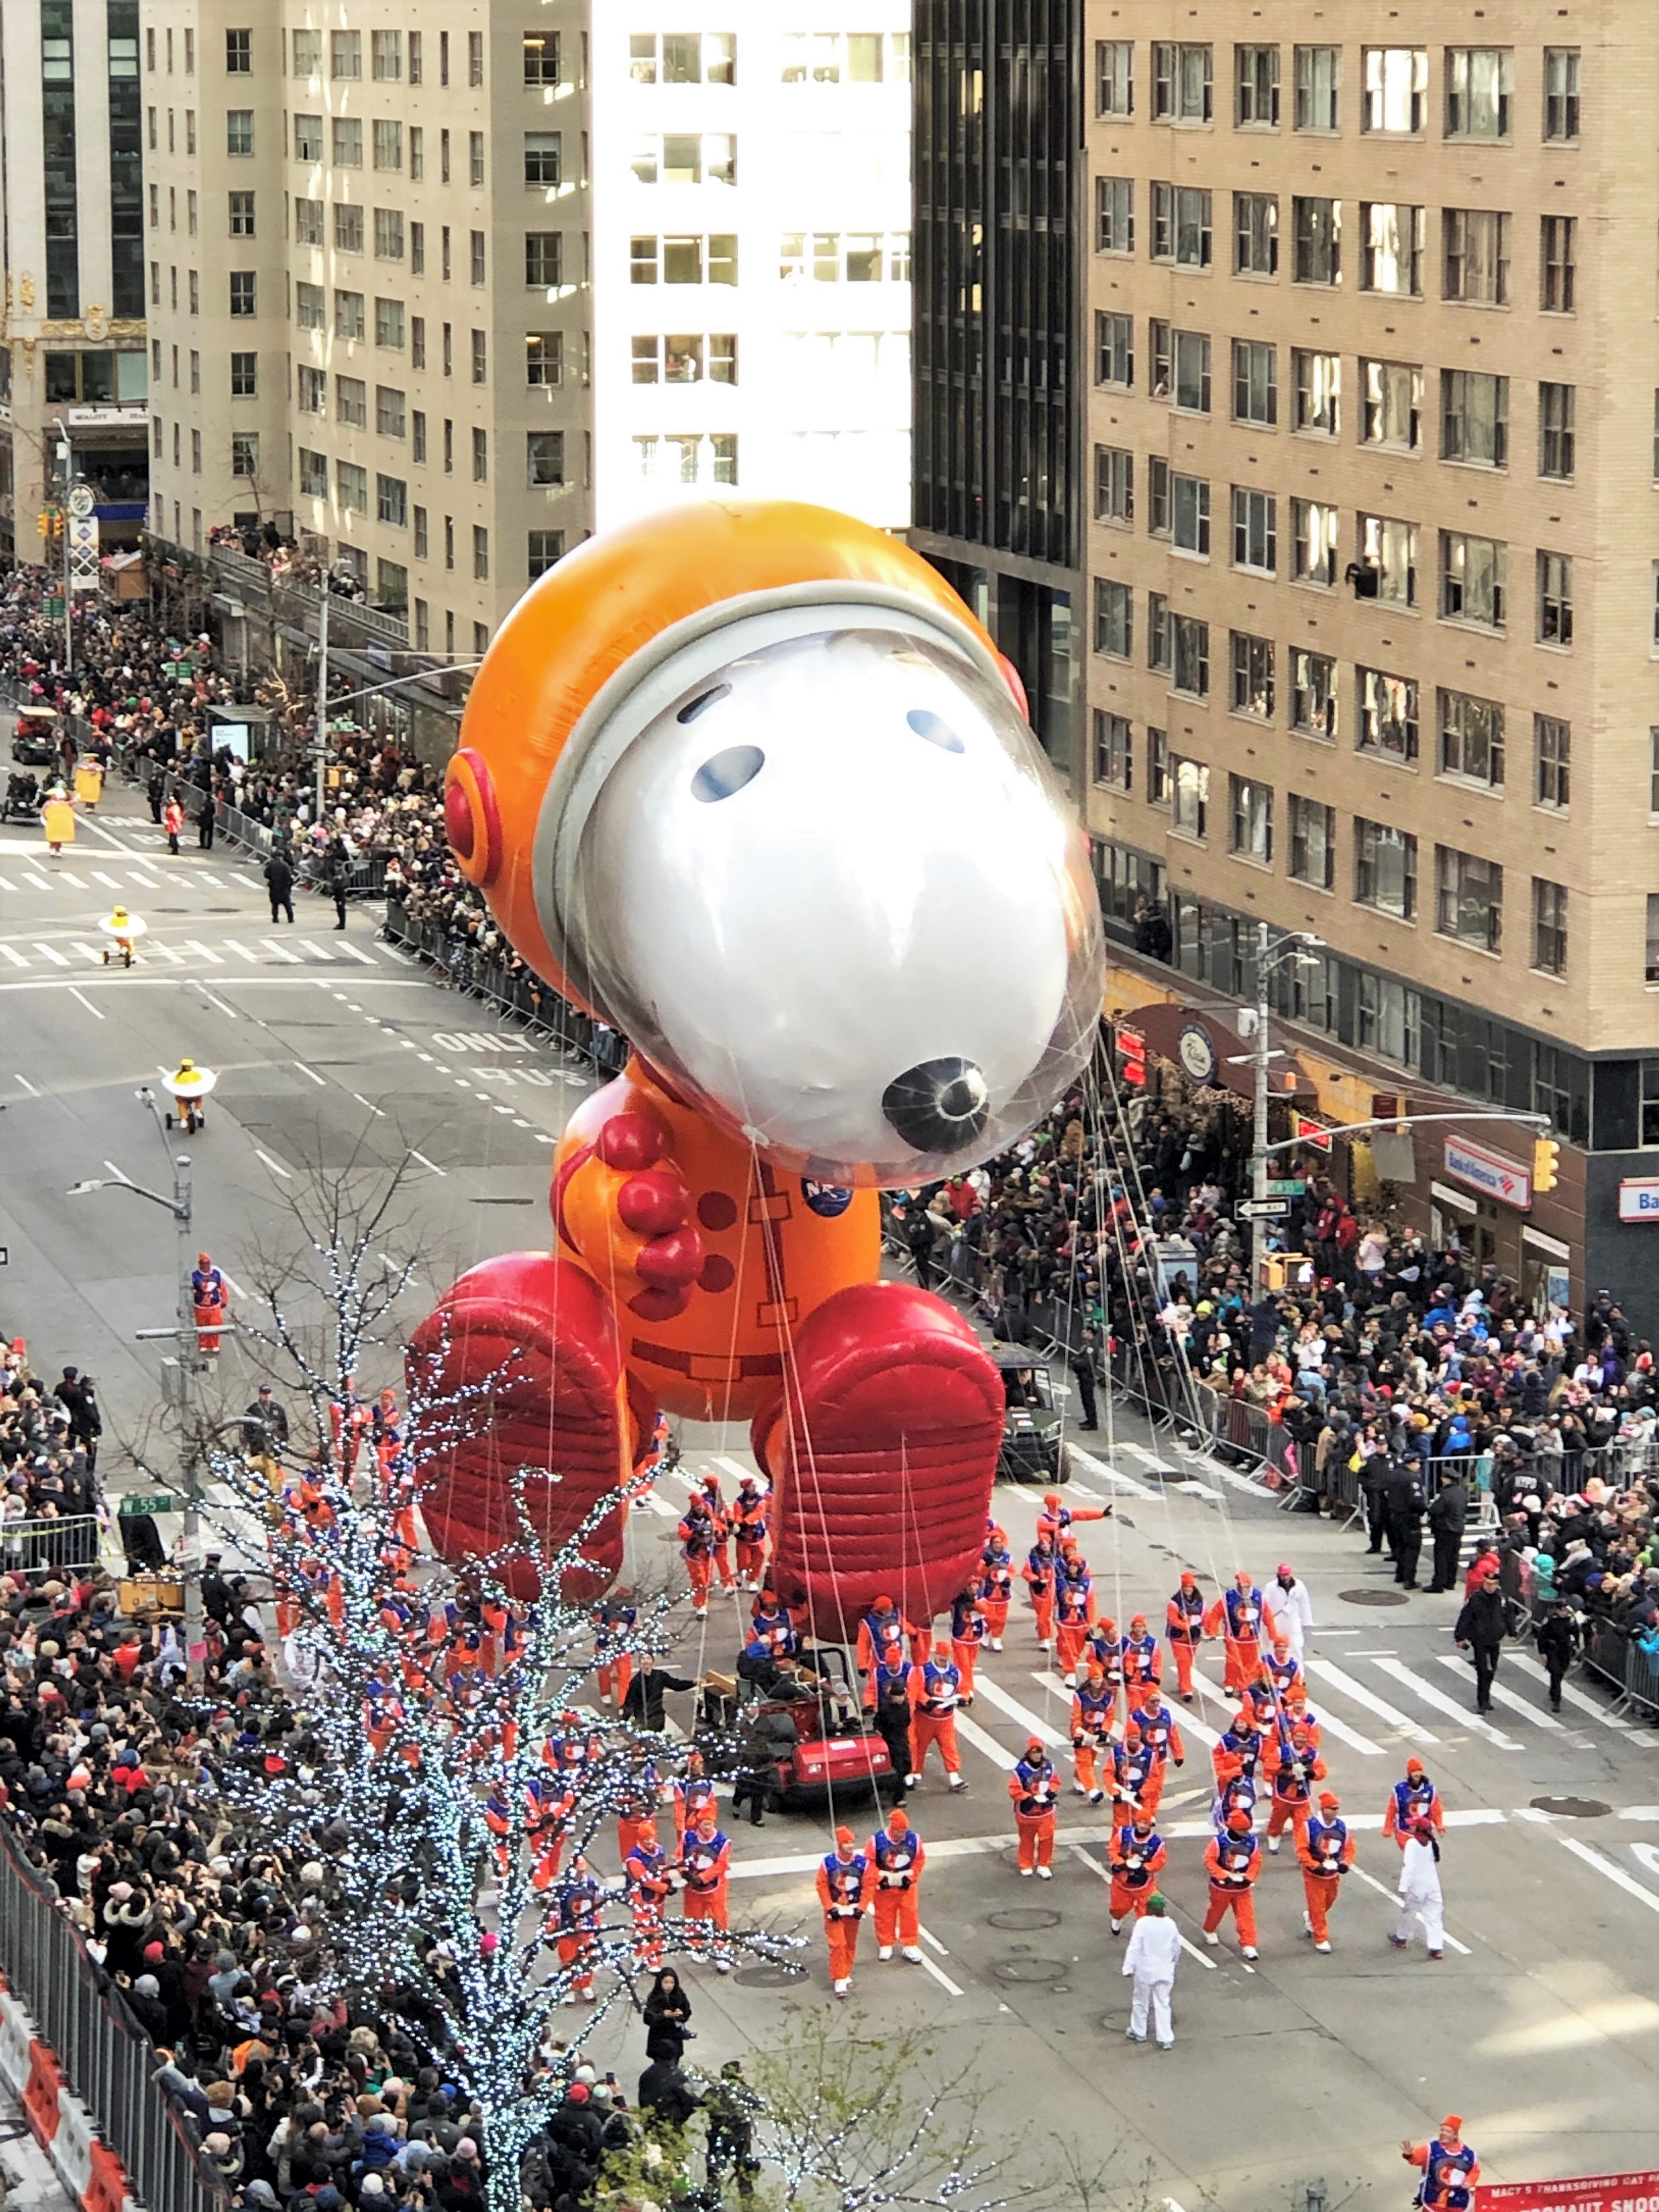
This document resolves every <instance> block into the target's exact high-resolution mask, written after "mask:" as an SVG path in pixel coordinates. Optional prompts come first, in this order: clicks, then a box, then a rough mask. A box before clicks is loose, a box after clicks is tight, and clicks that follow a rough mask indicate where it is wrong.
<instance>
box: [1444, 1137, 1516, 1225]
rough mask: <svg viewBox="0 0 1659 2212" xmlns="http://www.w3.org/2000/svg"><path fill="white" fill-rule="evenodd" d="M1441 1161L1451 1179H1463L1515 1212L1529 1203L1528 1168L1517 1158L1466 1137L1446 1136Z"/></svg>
mask: <svg viewBox="0 0 1659 2212" xmlns="http://www.w3.org/2000/svg"><path fill="white" fill-rule="evenodd" d="M1444 1162H1445V1172H1446V1173H1447V1174H1448V1175H1449V1176H1450V1177H1451V1179H1452V1181H1453V1182H1461V1183H1467V1184H1468V1188H1470V1189H1471V1190H1478V1191H1480V1192H1481V1193H1482V1194H1484V1195H1485V1196H1486V1197H1487V1198H1495V1199H1496V1200H1498V1204H1499V1205H1500V1206H1513V1207H1514V1208H1515V1210H1516V1212H1517V1213H1524V1212H1526V1210H1527V1208H1528V1206H1530V1205H1531V1204H1532V1175H1531V1171H1530V1170H1528V1169H1527V1168H1524V1167H1522V1164H1521V1163H1520V1161H1519V1160H1511V1159H1509V1158H1505V1156H1504V1154H1503V1153H1502V1152H1489V1151H1488V1150H1487V1149H1486V1146H1485V1145H1475V1144H1471V1143H1470V1141H1469V1139H1468V1138H1467V1137H1448V1138H1447V1139H1446V1149H1445V1154H1444Z"/></svg>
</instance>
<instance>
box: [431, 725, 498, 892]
mask: <svg viewBox="0 0 1659 2212" xmlns="http://www.w3.org/2000/svg"><path fill="white" fill-rule="evenodd" d="M444 835H445V836H446V837H447V839H448V840H449V848H450V850H451V852H453V854H454V855H455V858H456V859H457V860H459V863H460V868H461V873H462V874H463V875H464V876H465V878H466V879H467V881H468V882H469V883H472V884H477V885H478V887H479V889H480V890H488V889H489V886H490V884H493V883H494V882H495V878H496V877H497V876H498V875H500V873H501V859H502V849H503V848H502V842H501V810H500V808H499V807H498V806H497V805H496V804H495V785H494V784H493V783H492V782H491V781H490V776H489V768H488V766H487V765H486V763H485V762H484V759H483V755H482V754H480V753H477V752H475V751H474V750H472V748H471V746H470V745H463V746H462V748H461V750H459V752H458V753H456V754H455V755H454V757H453V759H452V760H451V761H450V763H449V769H448V772H447V775H446V776H445V779H444Z"/></svg>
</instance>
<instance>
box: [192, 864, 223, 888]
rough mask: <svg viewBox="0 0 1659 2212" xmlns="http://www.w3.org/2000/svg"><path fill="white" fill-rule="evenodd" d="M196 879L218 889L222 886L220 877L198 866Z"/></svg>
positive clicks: (199, 882)
mask: <svg viewBox="0 0 1659 2212" xmlns="http://www.w3.org/2000/svg"><path fill="white" fill-rule="evenodd" d="M196 880H197V883H198V884H212V886H213V888H214V890H219V888H220V884H219V878H218V877H217V876H210V875H209V873H208V872H207V870H206V869H205V868H198V869H197V872H196Z"/></svg>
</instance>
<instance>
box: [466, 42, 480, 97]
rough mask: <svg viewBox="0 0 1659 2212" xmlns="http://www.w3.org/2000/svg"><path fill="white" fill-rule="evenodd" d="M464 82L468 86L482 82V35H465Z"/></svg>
mask: <svg viewBox="0 0 1659 2212" xmlns="http://www.w3.org/2000/svg"><path fill="white" fill-rule="evenodd" d="M466 81H467V82H468V83H469V84H471V85H478V84H482V83H483V32H482V31H469V32H468V33H467V34H466Z"/></svg>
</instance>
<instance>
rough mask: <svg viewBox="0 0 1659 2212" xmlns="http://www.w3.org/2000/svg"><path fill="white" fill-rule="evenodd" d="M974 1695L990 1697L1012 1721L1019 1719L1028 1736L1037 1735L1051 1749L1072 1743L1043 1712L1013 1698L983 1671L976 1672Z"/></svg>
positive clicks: (993, 1703) (990, 1700)
mask: <svg viewBox="0 0 1659 2212" xmlns="http://www.w3.org/2000/svg"><path fill="white" fill-rule="evenodd" d="M974 1695H975V1698H985V1699H988V1700H989V1702H990V1703H991V1704H992V1705H994V1706H995V1707H996V1708H997V1710H998V1711H999V1712H1001V1713H1006V1715H1007V1717H1008V1718H1009V1719H1010V1720H1011V1721H1018V1723H1019V1725H1020V1727H1021V1728H1023V1729H1024V1731H1025V1733H1026V1735H1027V1737H1028V1738H1030V1737H1031V1736H1036V1737H1037V1738H1038V1739H1039V1740H1040V1741H1042V1742H1043V1743H1046V1744H1048V1746H1049V1747H1050V1748H1051V1749H1054V1748H1060V1749H1063V1748H1066V1747H1068V1746H1069V1745H1070V1743H1071V1738H1070V1737H1069V1736H1065V1735H1060V1731H1059V1730H1058V1729H1051V1728H1050V1727H1049V1725H1048V1722H1047V1721H1045V1720H1044V1719H1043V1717H1042V1714H1041V1713H1034V1712H1033V1711H1031V1708H1030V1706H1029V1705H1021V1704H1020V1702H1019V1700H1018V1698H1011V1697H1010V1696H1009V1695H1008V1692H1006V1690H1004V1689H1000V1688H999V1686H997V1684H996V1683H994V1681H992V1680H991V1679H990V1677H989V1676H988V1675H987V1674H983V1673H981V1674H975V1678H974Z"/></svg>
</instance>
